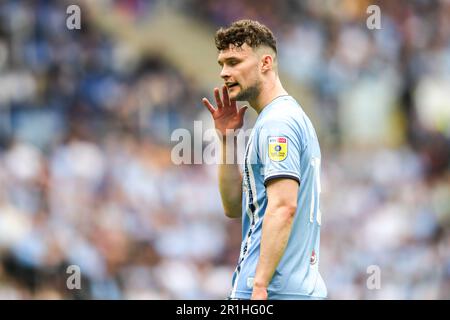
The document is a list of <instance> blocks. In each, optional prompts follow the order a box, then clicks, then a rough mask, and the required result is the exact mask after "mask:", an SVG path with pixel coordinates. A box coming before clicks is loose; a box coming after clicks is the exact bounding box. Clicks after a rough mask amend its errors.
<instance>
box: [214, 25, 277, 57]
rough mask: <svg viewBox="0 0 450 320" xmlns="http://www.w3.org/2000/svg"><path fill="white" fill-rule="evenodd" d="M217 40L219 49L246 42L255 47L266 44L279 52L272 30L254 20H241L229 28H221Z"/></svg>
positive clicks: (217, 33) (237, 45)
mask: <svg viewBox="0 0 450 320" xmlns="http://www.w3.org/2000/svg"><path fill="white" fill-rule="evenodd" d="M215 42H216V47H217V49H218V50H225V49H227V48H228V47H229V46H230V44H232V45H235V46H236V47H240V46H242V45H243V44H244V43H246V44H247V45H249V46H250V47H252V48H253V49H255V48H258V47H259V46H262V45H264V46H268V47H270V48H272V49H273V50H274V51H275V53H276V52H277V41H276V39H275V37H274V35H273V33H272V31H270V29H269V28H267V27H266V26H265V25H263V24H261V23H259V22H258V21H254V20H239V21H235V22H233V23H232V24H231V25H230V26H229V27H228V28H220V29H219V30H217V32H216V36H215Z"/></svg>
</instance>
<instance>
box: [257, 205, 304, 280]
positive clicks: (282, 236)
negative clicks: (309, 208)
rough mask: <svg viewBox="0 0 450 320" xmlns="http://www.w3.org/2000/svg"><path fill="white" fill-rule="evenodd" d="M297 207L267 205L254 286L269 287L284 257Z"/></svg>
mask: <svg viewBox="0 0 450 320" xmlns="http://www.w3.org/2000/svg"><path fill="white" fill-rule="evenodd" d="M294 214H295V208H292V207H286V206H283V207H278V208H270V207H267V209H266V213H265V215H264V222H263V228H262V235H261V249H260V255H259V260H258V265H257V267H256V274H255V279H254V284H253V286H254V288H256V289H258V288H263V289H265V288H267V287H268V286H269V283H270V281H271V280H272V277H273V274H274V273H275V269H276V268H277V266H278V263H279V262H280V260H281V258H282V257H283V254H284V250H285V249H286V245H287V243H288V240H289V236H290V234H291V229H292V223H293V220H294Z"/></svg>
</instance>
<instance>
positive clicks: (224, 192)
mask: <svg viewBox="0 0 450 320" xmlns="http://www.w3.org/2000/svg"><path fill="white" fill-rule="evenodd" d="M231 139H233V140H232V141H230V140H228V141H227V140H226V138H224V139H223V141H222V162H221V164H219V191H220V196H221V198H222V204H223V208H224V210H225V214H226V215H227V216H228V217H230V218H240V217H241V215H242V175H241V172H240V169H239V166H238V165H237V164H236V161H235V159H236V138H231ZM227 144H228V148H227ZM227 151H228V152H229V153H230V154H227ZM227 157H228V158H230V160H231V159H232V161H231V164H227Z"/></svg>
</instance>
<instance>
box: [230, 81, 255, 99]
mask: <svg viewBox="0 0 450 320" xmlns="http://www.w3.org/2000/svg"><path fill="white" fill-rule="evenodd" d="M260 93H261V83H260V82H259V81H257V82H256V83H255V84H254V85H253V86H250V87H248V88H245V89H242V90H241V91H240V92H239V93H238V94H237V95H236V101H252V100H255V99H256V98H257V97H258V96H259V94H260Z"/></svg>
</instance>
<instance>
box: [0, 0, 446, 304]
mask: <svg viewBox="0 0 450 320" xmlns="http://www.w3.org/2000/svg"><path fill="white" fill-rule="evenodd" d="M70 4H78V5H79V6H80V8H81V26H82V29H81V30H68V29H67V28H66V18H67V17H68V15H67V14H66V8H67V6H68V5H70ZM370 4H377V5H379V7H380V8H381V27H382V29H381V30H369V29H368V28H367V27H366V19H367V17H368V16H369V14H367V13H366V8H367V7H368V6H369V5H370ZM237 18H252V19H258V20H260V21H261V22H263V23H265V24H267V25H268V26H269V27H270V28H272V29H273V31H274V33H275V34H276V36H277V39H278V46H279V66H280V74H281V79H282V81H283V82H284V83H285V84H286V87H287V89H288V91H289V92H290V93H291V94H292V95H294V96H295V97H296V98H298V99H299V101H300V103H301V104H302V106H303V108H304V109H305V110H306V111H307V113H308V114H309V115H310V117H311V118H312V120H313V123H314V124H315V126H316V129H317V131H318V134H319V138H320V142H321V147H322V155H323V156H322V164H323V165H322V203H321V207H322V212H323V219H322V221H323V224H322V238H321V266H320V267H321V272H322V275H323V278H324V280H325V282H326V284H327V286H328V290H329V297H330V298H332V299H448V298H450V229H449V225H450V172H449V158H450V2H449V1H445V0H442V1H419V0H416V1H389V2H388V1H365V0H361V1H344V0H342V1H337V0H336V1H332V0H326V1H325V0H322V1H312V0H308V1H295V0H289V1H283V2H281V3H279V2H278V1H275V0H269V1H264V3H262V2H260V1H256V0H255V1H245V2H243V1H238V0H229V1H226V2H225V1H224V2H219V1H213V0H207V1H201V0H173V1H142V0H129V1H126V0H120V1H119V0H116V1H114V0H102V1H85V2H84V1H11V0H4V1H0V298H3V299H78V298H81V299H223V298H224V297H225V296H226V295H227V293H228V290H229V289H230V284H231V274H232V272H233V269H234V267H235V263H236V261H237V257H238V251H239V245H240V237H241V235H240V225H239V223H238V222H233V221H231V220H228V219H226V218H225V217H224V215H223V212H222V208H221V204H220V197H219V194H218V187H217V179H216V166H214V165H182V166H175V165H173V164H172V162H171V160H170V152H171V149H172V147H173V146H174V144H175V143H174V142H172V141H171V140H170V135H171V132H172V131H173V130H174V129H176V128H190V129H192V126H193V121H194V120H203V121H204V124H205V125H204V127H208V126H209V127H210V126H211V125H212V124H211V120H210V116H209V114H208V113H207V111H205V110H204V107H203V106H202V104H201V98H202V97H203V96H207V97H211V92H212V88H213V87H214V86H217V85H220V83H221V80H220V78H219V66H218V65H217V63H216V49H215V47H214V43H213V35H214V32H215V30H216V28H217V27H218V26H221V25H224V24H227V23H229V22H230V21H233V20H235V19H237ZM246 117H247V118H246V126H247V127H248V128H250V127H251V125H252V123H253V122H254V120H255V113H254V111H251V112H248V114H247V116H246ZM72 264H75V265H78V266H80V268H81V274H82V288H81V290H68V289H67V287H66V279H67V277H68V276H69V275H68V274H67V273H66V268H67V266H68V265H72ZM370 265H377V266H379V267H380V270H381V288H380V289H379V290H369V289H368V288H367V286H366V281H367V278H368V276H369V274H367V267H368V266H370Z"/></svg>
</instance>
